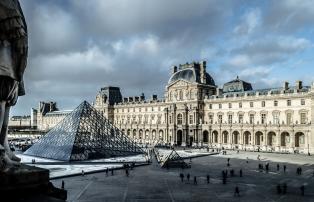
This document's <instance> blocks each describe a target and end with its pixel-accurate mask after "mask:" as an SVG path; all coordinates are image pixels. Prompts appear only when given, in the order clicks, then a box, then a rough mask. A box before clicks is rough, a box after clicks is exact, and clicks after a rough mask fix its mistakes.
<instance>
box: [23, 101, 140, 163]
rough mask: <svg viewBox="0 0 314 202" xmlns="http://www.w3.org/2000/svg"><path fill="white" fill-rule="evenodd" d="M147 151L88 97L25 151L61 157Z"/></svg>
mask: <svg viewBox="0 0 314 202" xmlns="http://www.w3.org/2000/svg"><path fill="white" fill-rule="evenodd" d="M142 153H144V151H143V150H142V149H141V148H140V147H138V146H137V145H136V143H135V142H133V141H132V140H131V139H129V138H128V137H127V136H126V135H125V134H123V133H122V132H121V131H120V130H119V129H118V128H116V127H115V126H114V125H113V124H112V123H110V121H109V120H108V119H106V118H105V117H104V116H103V115H102V113H101V112H99V111H97V110H96V109H95V108H93V107H92V106H91V105H90V104H89V103H88V102H87V101H84V102H83V103H81V104H80V105H79V106H78V107H77V108H76V109H75V110H73V111H72V112H71V113H70V114H69V115H67V116H66V117H65V118H64V119H63V120H62V121H61V122H60V123H58V125H56V126H55V127H54V128H52V129H51V130H50V131H49V132H48V133H47V134H46V135H45V136H44V137H42V138H41V139H40V140H39V141H38V142H37V143H35V144H34V145H33V146H32V147H30V148H29V149H28V150H26V151H25V152H24V154H26V155H30V156H37V157H42V158H49V159H55V160H61V161H81V160H90V159H100V158H109V157H117V156H130V155H136V154H142Z"/></svg>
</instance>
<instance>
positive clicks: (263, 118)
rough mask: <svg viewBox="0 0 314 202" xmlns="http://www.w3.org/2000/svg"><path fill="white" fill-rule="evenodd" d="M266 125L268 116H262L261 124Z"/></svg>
mask: <svg viewBox="0 0 314 202" xmlns="http://www.w3.org/2000/svg"><path fill="white" fill-rule="evenodd" d="M265 123H266V114H262V115H261V124H265Z"/></svg>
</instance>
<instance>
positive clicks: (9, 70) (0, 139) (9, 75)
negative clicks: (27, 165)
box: [0, 0, 28, 168]
mask: <svg viewBox="0 0 314 202" xmlns="http://www.w3.org/2000/svg"><path fill="white" fill-rule="evenodd" d="M27 39H28V38H27V26H26V22H25V18H24V16H23V12H22V9H21V6H20V4H19V1H18V0H0V158H1V161H0V168H7V167H12V166H15V165H19V162H20V159H19V158H18V157H16V156H15V155H14V154H13V152H12V151H11V150H10V147H9V144H8V139H7V132H8V121H9V113H10V108H11V107H12V106H14V105H15V104H16V102H17V99H18V96H23V95H24V94H25V91H24V84H23V74H24V70H25V68H26V63H27V51H28V40H27Z"/></svg>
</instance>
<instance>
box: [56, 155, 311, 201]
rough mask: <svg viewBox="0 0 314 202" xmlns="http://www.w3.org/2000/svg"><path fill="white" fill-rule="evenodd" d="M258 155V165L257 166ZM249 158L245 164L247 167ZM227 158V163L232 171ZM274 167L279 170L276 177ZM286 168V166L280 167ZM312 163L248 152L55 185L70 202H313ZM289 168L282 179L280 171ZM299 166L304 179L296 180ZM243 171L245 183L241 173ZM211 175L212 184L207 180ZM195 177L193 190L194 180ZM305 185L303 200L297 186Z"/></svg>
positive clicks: (306, 159)
mask: <svg viewBox="0 0 314 202" xmlns="http://www.w3.org/2000/svg"><path fill="white" fill-rule="evenodd" d="M257 155H260V159H261V160H260V161H258V160H257ZM247 157H248V159H249V162H248V163H247V162H246V158H247ZM227 158H231V160H230V164H231V165H230V167H228V166H227ZM266 162H269V163H270V171H269V172H268V173H266V172H265V171H263V172H260V171H259V170H258V164H259V163H262V164H265V163H266ZM277 162H279V163H278V164H279V165H280V170H279V171H277V167H276V165H277ZM283 162H290V163H283ZM313 162H314V157H312V156H302V155H292V154H271V153H251V152H240V153H239V154H237V153H236V152H229V151H228V153H227V155H216V156H206V157H200V158H195V159H192V168H190V169H184V170H182V169H169V170H166V169H161V168H160V167H159V165H158V164H157V163H156V161H153V164H152V165H149V166H144V167H137V168H135V169H134V170H132V171H131V173H130V176H129V177H126V176H125V172H124V171H123V170H116V171H115V172H114V176H111V175H110V174H109V176H106V174H105V173H97V174H91V175H85V176H77V177H69V178H63V179H58V180H53V181H52V182H53V183H54V185H55V186H58V187H60V186H61V182H62V180H64V181H65V188H66V189H67V190H68V201H75V202H97V201H110V202H112V201H189V202H191V201H248V202H252V201H263V202H264V201H284V202H289V201H291V202H296V201H314V175H313V172H314V165H312V164H313ZM284 164H285V165H286V166H287V171H286V173H284V172H283V165H284ZM299 166H301V167H302V170H303V173H302V175H301V176H299V175H296V168H297V167H299ZM231 169H234V170H235V174H236V176H235V177H228V179H227V184H226V185H224V184H222V177H221V176H222V174H221V172H222V170H231ZM240 169H242V170H243V177H240V176H239V170H240ZM181 172H182V173H184V175H185V176H186V174H187V173H190V175H191V179H190V182H189V181H187V179H186V177H185V179H184V181H183V182H181V180H180V178H179V174H180V173H181ZM207 174H209V175H210V184H207V182H206V175H207ZM194 176H196V177H197V185H194V183H193V177H194ZM282 183H286V184H287V186H288V188H287V194H285V195H283V194H280V195H279V194H277V193H276V186H277V184H282ZM302 184H304V185H305V196H301V191H300V186H301V185H302ZM236 186H238V187H239V188H240V197H234V188H235V187H236Z"/></svg>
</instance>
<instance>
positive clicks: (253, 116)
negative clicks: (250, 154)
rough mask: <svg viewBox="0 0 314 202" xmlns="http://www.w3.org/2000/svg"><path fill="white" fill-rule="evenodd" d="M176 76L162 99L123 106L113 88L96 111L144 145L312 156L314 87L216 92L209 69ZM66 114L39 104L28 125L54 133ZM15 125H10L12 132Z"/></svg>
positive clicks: (184, 69)
mask: <svg viewBox="0 0 314 202" xmlns="http://www.w3.org/2000/svg"><path fill="white" fill-rule="evenodd" d="M171 73H172V75H171V76H170V79H169V81H168V83H167V85H166V87H165V93H164V98H163V99H158V97H157V96H156V95H153V96H152V97H151V98H149V99H145V96H144V95H143V94H142V95H140V96H134V97H127V98H126V97H123V96H122V94H121V92H120V89H119V88H118V87H110V86H109V87H103V88H101V90H100V91H99V92H98V94H97V95H96V100H95V102H94V104H93V105H94V107H95V108H96V109H97V110H99V111H100V112H102V113H103V114H104V115H105V116H106V117H107V118H108V119H109V120H110V121H111V122H112V123H114V124H115V125H116V126H117V127H118V128H119V129H120V130H122V132H124V133H125V134H127V135H128V136H129V138H131V139H133V140H135V141H136V142H138V143H142V144H158V143H159V144H171V145H178V146H208V147H210V148H226V149H240V150H264V151H277V152H300V153H308V152H311V153H312V152H314V125H312V123H314V113H312V112H314V85H312V86H303V85H302V82H301V81H297V82H296V83H295V85H294V86H292V85H289V83H288V82H283V85H282V87H280V88H271V89H257V90H255V89H253V87H252V85H251V84H250V83H249V82H246V81H243V80H241V79H239V78H238V77H237V78H236V79H235V80H232V81H230V82H227V83H225V84H224V85H223V86H222V88H219V87H218V86H217V85H216V84H215V81H214V79H213V78H212V77H211V76H210V75H209V74H208V73H207V71H206V62H205V61H201V62H193V63H190V64H188V63H187V64H182V65H179V66H173V67H172V69H171ZM68 113H69V111H59V110H58V109H57V107H56V103H53V102H50V103H45V102H41V103H40V104H39V108H38V109H33V110H32V114H31V116H27V117H28V118H29V123H30V124H31V125H32V126H34V127H37V128H38V129H39V130H49V129H50V128H51V127H53V126H55V125H56V124H57V123H58V122H59V121H60V120H62V119H63V118H64V117H65V116H66V115H67V114H68ZM312 114H313V115H312ZM27 117H24V119H25V118H27ZM18 121H19V117H12V118H11V123H10V124H11V125H14V124H16V125H18V123H19V122H18ZM24 122H25V120H24ZM26 123H28V122H27V121H26Z"/></svg>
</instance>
